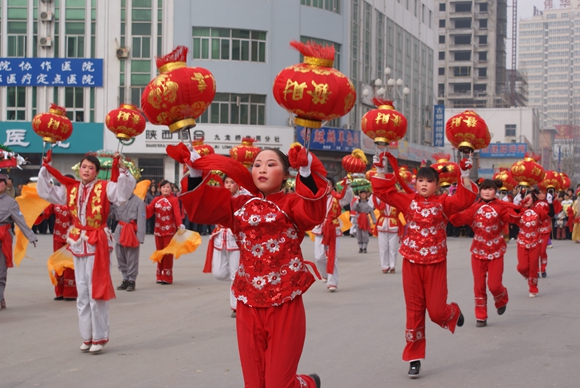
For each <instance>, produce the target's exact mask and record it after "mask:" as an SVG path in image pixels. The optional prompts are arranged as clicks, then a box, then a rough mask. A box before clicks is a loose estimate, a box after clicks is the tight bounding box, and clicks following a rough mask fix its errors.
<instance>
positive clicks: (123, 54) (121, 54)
mask: <svg viewBox="0 0 580 388" xmlns="http://www.w3.org/2000/svg"><path fill="white" fill-rule="evenodd" d="M117 58H119V59H125V58H129V49H128V48H127V47H119V48H118V49H117Z"/></svg>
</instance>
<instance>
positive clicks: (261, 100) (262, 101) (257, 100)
mask: <svg viewBox="0 0 580 388" xmlns="http://www.w3.org/2000/svg"><path fill="white" fill-rule="evenodd" d="M252 102H253V103H258V104H265V103H266V96H263V95H259V94H252Z"/></svg>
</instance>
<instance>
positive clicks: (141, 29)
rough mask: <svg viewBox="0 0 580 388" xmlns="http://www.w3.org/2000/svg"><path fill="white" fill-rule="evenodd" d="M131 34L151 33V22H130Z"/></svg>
mask: <svg viewBox="0 0 580 388" xmlns="http://www.w3.org/2000/svg"><path fill="white" fill-rule="evenodd" d="M131 32H132V34H133V35H151V23H131Z"/></svg>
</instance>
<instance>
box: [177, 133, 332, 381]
mask: <svg viewBox="0 0 580 388" xmlns="http://www.w3.org/2000/svg"><path fill="white" fill-rule="evenodd" d="M167 152H168V154H169V155H170V156H171V157H173V158H174V159H175V160H177V161H178V162H181V163H184V164H187V165H188V166H189V168H190V172H189V176H186V177H185V178H184V180H183V181H182V190H183V191H184V194H182V195H181V200H182V203H183V205H184V208H185V210H186V213H187V214H188V215H189V216H190V217H191V220H192V221H193V222H196V223H200V224H220V225H222V226H224V227H226V228H230V229H231V230H232V231H233V233H234V234H235V236H236V239H237V241H238V245H239V247H240V264H239V268H238V271H237V273H236V276H235V279H234V283H233V285H232V290H233V293H234V295H235V296H236V299H237V301H238V303H237V308H236V331H237V337H238V348H239V353H240V360H241V364H242V372H243V376H244V383H245V386H246V387H261V388H265V387H294V388H299V387H309V388H314V387H320V379H319V378H318V376H316V375H311V376H307V375H296V370H297V368H298V362H299V360H300V355H301V353H302V347H303V345H304V338H305V335H306V316H305V312H304V305H303V302H302V294H303V293H304V292H305V291H306V290H307V289H308V288H309V287H310V286H311V285H312V283H314V277H313V276H312V274H311V273H310V271H309V270H308V267H307V264H309V265H313V263H307V262H305V261H304V260H303V258H302V251H301V248H300V243H301V242H302V239H303V238H304V233H305V232H306V231H307V230H311V229H312V228H313V227H315V226H316V225H318V224H320V223H321V222H322V221H323V220H324V217H325V214H326V201H327V190H328V181H327V180H326V179H325V178H324V176H326V171H325V170H324V167H323V166H322V163H320V161H319V160H318V159H317V158H316V157H314V155H313V154H312V153H306V152H305V149H304V148H300V147H299V146H296V147H294V148H292V149H291V150H290V155H289V156H290V158H288V157H287V156H286V155H285V154H283V153H282V152H281V151H279V150H276V149H264V150H262V151H261V152H260V153H259V154H258V155H257V156H256V159H255V161H254V163H253V165H252V169H251V172H249V171H248V170H247V169H246V168H245V167H243V166H242V165H241V164H239V163H238V162H236V161H235V160H232V159H229V158H225V157H223V156H221V155H215V154H214V155H207V156H204V157H200V155H199V154H198V153H197V152H196V151H195V150H192V151H191V152H190V151H189V150H188V149H187V148H186V147H185V145H183V144H180V145H179V146H177V147H171V146H168V147H167ZM290 165H292V166H295V167H296V168H298V169H299V177H297V179H296V192H295V193H289V194H285V193H284V191H282V188H283V186H284V182H285V181H286V179H288V178H289V172H288V168H289V166H290ZM214 169H218V170H220V171H222V172H224V173H225V174H226V175H227V176H228V177H231V178H232V179H233V180H235V181H236V182H237V183H238V184H239V185H240V186H242V187H244V188H245V189H247V190H248V191H249V192H250V194H240V195H237V196H232V194H231V192H230V191H229V190H228V189H226V188H224V187H215V186H209V185H207V184H206V183H207V181H208V180H209V177H210V175H211V173H210V171H209V170H214ZM315 268H316V267H313V269H314V270H315V271H316V269H315ZM316 272H317V271H316Z"/></svg>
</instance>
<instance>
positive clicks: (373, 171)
mask: <svg viewBox="0 0 580 388" xmlns="http://www.w3.org/2000/svg"><path fill="white" fill-rule="evenodd" d="M375 175H377V169H376V167H375V166H373V168H372V169H370V170H368V171H367V172H365V178H367V180H368V181H370V180H371V178H372V177H374V176H375Z"/></svg>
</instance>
